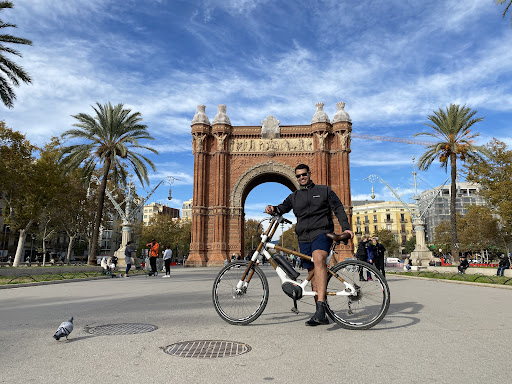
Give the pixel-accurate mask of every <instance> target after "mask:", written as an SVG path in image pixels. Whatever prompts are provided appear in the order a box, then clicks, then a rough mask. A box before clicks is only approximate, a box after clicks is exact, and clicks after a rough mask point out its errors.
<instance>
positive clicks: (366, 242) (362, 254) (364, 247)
mask: <svg viewBox="0 0 512 384" xmlns="http://www.w3.org/2000/svg"><path fill="white" fill-rule="evenodd" d="M375 253H377V248H376V247H375V246H373V245H372V242H371V241H370V238H369V237H368V236H365V237H363V238H362V239H361V241H360V242H359V244H358V245H357V252H356V257H357V259H358V260H361V261H366V262H367V263H369V264H373V260H374V257H375ZM372 280H373V279H372V278H371V275H370V272H369V271H367V272H366V279H365V278H364V276H363V269H362V268H360V269H359V281H372Z"/></svg>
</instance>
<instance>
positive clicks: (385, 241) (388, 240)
mask: <svg viewBox="0 0 512 384" xmlns="http://www.w3.org/2000/svg"><path fill="white" fill-rule="evenodd" d="M373 236H375V237H378V238H379V243H381V244H382V245H383V246H384V248H386V251H388V255H390V256H391V255H392V256H396V255H398V251H399V250H400V244H398V242H397V241H396V240H395V235H394V234H393V232H391V231H390V230H389V229H379V230H377V231H375V233H374V234H373Z"/></svg>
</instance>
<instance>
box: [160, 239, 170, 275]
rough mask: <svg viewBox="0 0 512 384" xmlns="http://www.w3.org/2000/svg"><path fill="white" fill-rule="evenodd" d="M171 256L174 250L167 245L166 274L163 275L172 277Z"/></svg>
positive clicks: (165, 252)
mask: <svg viewBox="0 0 512 384" xmlns="http://www.w3.org/2000/svg"><path fill="white" fill-rule="evenodd" d="M171 258H172V250H171V247H170V246H167V247H165V251H164V264H165V275H164V276H162V277H171Z"/></svg>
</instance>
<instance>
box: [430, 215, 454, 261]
mask: <svg viewBox="0 0 512 384" xmlns="http://www.w3.org/2000/svg"><path fill="white" fill-rule="evenodd" d="M451 238H452V235H451V232H450V221H449V220H446V221H442V222H440V223H439V224H438V225H437V226H436V227H435V228H434V243H435V244H436V247H437V249H439V248H441V249H442V250H443V252H444V253H448V252H451V250H452V248H451V246H452V245H451V241H452V240H451Z"/></svg>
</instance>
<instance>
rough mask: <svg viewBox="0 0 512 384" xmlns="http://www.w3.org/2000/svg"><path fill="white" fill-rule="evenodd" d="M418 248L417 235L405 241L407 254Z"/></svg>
mask: <svg viewBox="0 0 512 384" xmlns="http://www.w3.org/2000/svg"><path fill="white" fill-rule="evenodd" d="M415 248H416V236H411V237H409V238H408V239H407V241H406V242H405V243H404V252H405V253H407V254H409V255H410V254H411V253H412V251H414V249H415Z"/></svg>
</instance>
